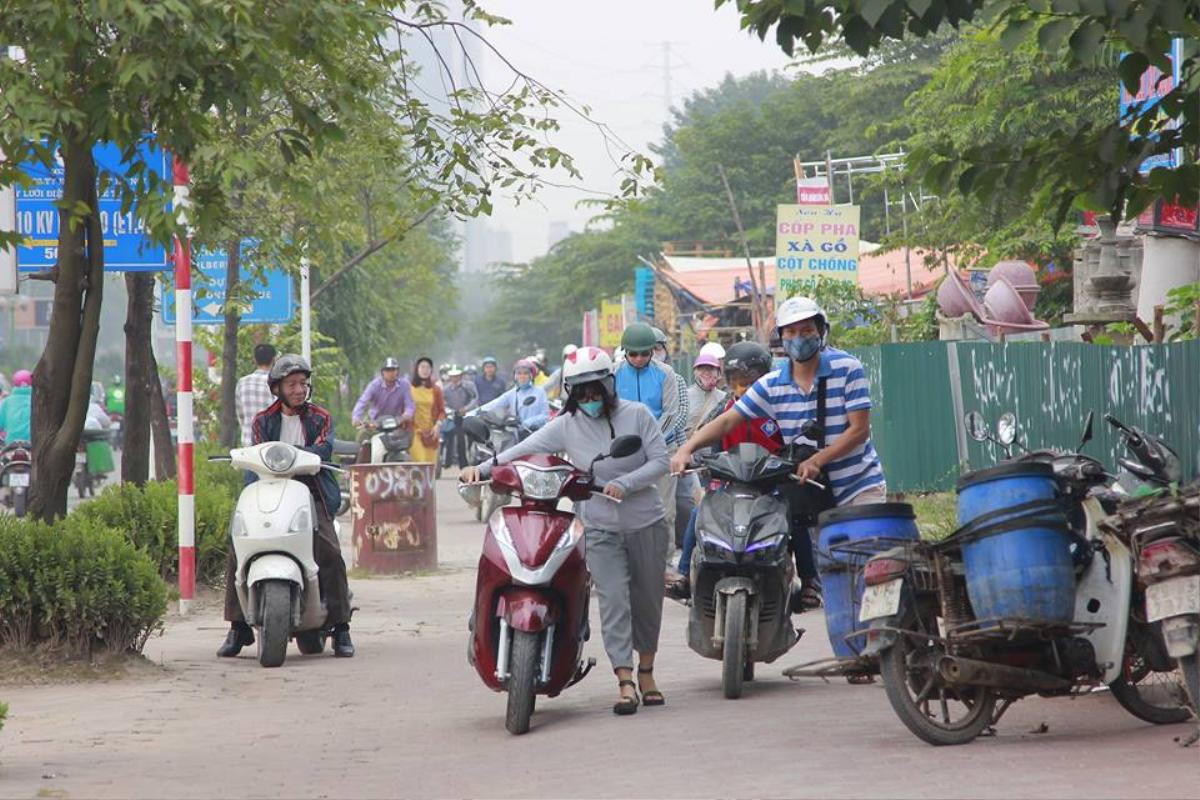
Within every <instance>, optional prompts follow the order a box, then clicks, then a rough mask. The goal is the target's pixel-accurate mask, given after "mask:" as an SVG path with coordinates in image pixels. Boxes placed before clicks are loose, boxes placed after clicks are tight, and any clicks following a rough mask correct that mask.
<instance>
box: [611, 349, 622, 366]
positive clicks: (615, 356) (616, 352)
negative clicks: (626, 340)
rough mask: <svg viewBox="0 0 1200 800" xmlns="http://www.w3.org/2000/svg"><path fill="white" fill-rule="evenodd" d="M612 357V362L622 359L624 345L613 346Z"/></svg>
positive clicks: (617, 362) (615, 362)
mask: <svg viewBox="0 0 1200 800" xmlns="http://www.w3.org/2000/svg"><path fill="white" fill-rule="evenodd" d="M612 357H613V363H614V364H620V363H621V362H622V361H624V360H625V348H624V347H616V348H613V354H612Z"/></svg>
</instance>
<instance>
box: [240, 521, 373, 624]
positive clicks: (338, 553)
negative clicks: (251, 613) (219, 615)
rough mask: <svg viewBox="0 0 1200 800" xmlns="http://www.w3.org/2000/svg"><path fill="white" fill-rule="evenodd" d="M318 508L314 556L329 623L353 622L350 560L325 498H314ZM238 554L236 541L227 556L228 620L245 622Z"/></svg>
mask: <svg viewBox="0 0 1200 800" xmlns="http://www.w3.org/2000/svg"><path fill="white" fill-rule="evenodd" d="M314 499H315V501H316V502H314V503H313V505H315V506H316V509H317V530H316V532H315V533H314V534H313V558H314V560H316V562H317V569H318V572H317V582H318V584H319V585H320V588H321V599H323V600H324V601H325V609H326V611H327V614H328V615H327V617H326V620H325V624H326V625H339V624H341V623H343V622H349V621H350V582H349V581H348V580H347V579H346V562H345V560H344V559H343V558H342V546H341V544H340V543H339V542H338V538H337V532H336V531H335V530H334V529H333V517H331V516H329V512H328V511H327V510H326V509H325V504H324V503H323V502H321V498H319V497H317V498H314ZM236 573H237V556H236V555H235V554H234V552H233V543H232V542H230V545H229V557H228V558H226V559H225V619H226V620H227V621H229V622H245V621H246V618H245V616H243V614H242V604H241V603H240V602H238V596H237V587H236V586H235V583H234V581H235V575H236Z"/></svg>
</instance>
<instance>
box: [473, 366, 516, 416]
mask: <svg viewBox="0 0 1200 800" xmlns="http://www.w3.org/2000/svg"><path fill="white" fill-rule="evenodd" d="M480 370H481V371H480V373H479V374H478V375H477V376H475V389H476V390H477V392H478V394H479V403H480V405H483V404H485V403H490V402H492V401H493V400H495V399H496V398H497V397H499V396H500V395H502V394H504V390H505V389H506V388H508V384H507V383H505V381H504V378H501V377H500V376H499V375H497V374H496V357H495V356H484V357H483V361H481V362H480Z"/></svg>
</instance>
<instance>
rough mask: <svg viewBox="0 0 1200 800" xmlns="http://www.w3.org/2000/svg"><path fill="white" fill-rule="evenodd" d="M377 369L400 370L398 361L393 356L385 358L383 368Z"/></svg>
mask: <svg viewBox="0 0 1200 800" xmlns="http://www.w3.org/2000/svg"><path fill="white" fill-rule="evenodd" d="M379 369H381V370H385V369H400V359H398V358H395V357H393V356H388V357H387V358H385V359H384V360H383V366H382V367H380V368H379Z"/></svg>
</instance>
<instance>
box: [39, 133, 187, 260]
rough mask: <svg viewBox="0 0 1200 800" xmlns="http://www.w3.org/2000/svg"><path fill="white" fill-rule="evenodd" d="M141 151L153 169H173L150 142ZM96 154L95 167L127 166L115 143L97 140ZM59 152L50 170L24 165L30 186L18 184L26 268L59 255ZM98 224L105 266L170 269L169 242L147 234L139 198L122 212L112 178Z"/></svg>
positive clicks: (114, 169) (119, 170)
mask: <svg viewBox="0 0 1200 800" xmlns="http://www.w3.org/2000/svg"><path fill="white" fill-rule="evenodd" d="M138 152H139V154H140V156H141V158H142V159H143V160H144V161H145V162H146V163H147V164H148V165H150V171H151V172H154V173H156V174H158V175H160V176H169V175H170V171H169V169H168V161H167V154H166V153H165V152H163V151H162V150H160V149H159V148H157V147H155V146H154V145H153V144H152V143H146V144H143V145H142V146H141V147H140V148H139V150H138ZM93 154H94V155H95V157H96V166H97V169H102V170H107V171H109V172H111V173H113V174H117V175H121V174H124V173H125V171H126V170H127V169H128V164H127V163H125V162H122V161H121V151H120V148H118V147H117V146H116V145H113V144H102V145H97V146H96V149H95V150H94V151H93ZM55 158H56V163H55V165H54V169H52V170H49V171H47V169H46V167H45V165H43V164H40V163H37V162H26V163H24V164H22V165H21V169H22V170H23V171H24V172H25V174H26V175H29V176H30V178H32V179H33V183H32V184H31V185H30V186H28V187H20V186H18V187H16V195H17V197H16V200H17V232H18V233H22V234H24V235H25V237H26V238H25V244H23V245H21V246H19V247H18V248H17V269H18V270H20V271H22V272H38V271H42V270H47V269H49V268H51V267H53V266H54V262H55V261H56V260H57V259H58V222H59V212H58V207H57V206H56V205H55V203H56V202H57V201H58V200H60V199H62V194H63V178H64V170H63V164H62V161H61V159H59V158H58V155H57V152H56V154H55ZM100 229H101V231H102V232H103V234H104V269H105V271H106V272H109V271H111V272H122V271H130V272H152V271H157V270H163V269H166V268H167V267H168V265H169V264H170V261H169V259H168V257H167V250H166V248H165V247H163V246H161V245H159V244H156V243H154V242H153V241H151V240H150V239H149V238H148V237H147V236H146V229H145V226H144V225H143V224H142V221H141V220H140V219H138V215H137V204H134V205H133V206H132V207H131V208H130V209H129V210H128V211H127V212H125V213H124V214H122V213H121V193H120V188H119V186H117V185H116V184H115V182H113V181H110V182H109V185H108V187H107V188H106V189H105V191H104V193H103V194H102V195H101V196H100Z"/></svg>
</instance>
